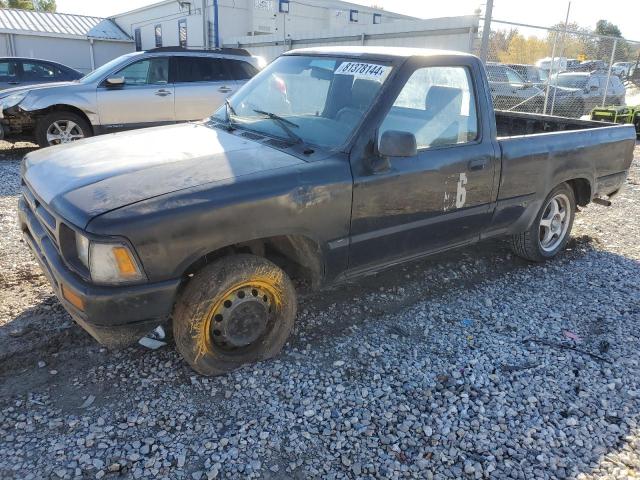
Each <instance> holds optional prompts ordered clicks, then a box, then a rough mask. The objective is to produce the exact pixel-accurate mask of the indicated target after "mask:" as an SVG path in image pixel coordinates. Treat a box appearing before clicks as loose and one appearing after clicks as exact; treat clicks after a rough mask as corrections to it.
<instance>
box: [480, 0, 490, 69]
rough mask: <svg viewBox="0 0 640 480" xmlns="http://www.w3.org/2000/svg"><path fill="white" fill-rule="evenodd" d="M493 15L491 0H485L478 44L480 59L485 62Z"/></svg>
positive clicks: (487, 54)
mask: <svg viewBox="0 0 640 480" xmlns="http://www.w3.org/2000/svg"><path fill="white" fill-rule="evenodd" d="M492 15H493V0H487V6H486V9H485V12H484V25H483V26H482V43H481V44H480V59H481V60H482V62H483V63H487V59H488V58H489V36H490V35H491V16H492Z"/></svg>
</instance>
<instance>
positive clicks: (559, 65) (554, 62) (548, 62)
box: [536, 57, 568, 74]
mask: <svg viewBox="0 0 640 480" xmlns="http://www.w3.org/2000/svg"><path fill="white" fill-rule="evenodd" d="M567 64H568V60H567V58H566V57H553V58H551V57H545V58H541V59H540V60H538V61H537V62H536V67H538V68H540V69H542V70H544V71H545V72H547V74H549V72H551V73H553V72H558V71H559V72H564V71H565V70H566V69H567Z"/></svg>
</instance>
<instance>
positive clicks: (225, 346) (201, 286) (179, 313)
mask: <svg viewBox="0 0 640 480" xmlns="http://www.w3.org/2000/svg"><path fill="white" fill-rule="evenodd" d="M295 316H296V294H295V289H294V287H293V284H292V283H291V280H290V279H289V277H287V275H286V274H285V273H284V272H283V271H282V270H281V269H280V268H279V267H278V266H277V265H275V264H273V263H272V262H270V261H269V260H266V259H264V258H261V257H257V256H254V255H234V256H230V257H225V258H222V259H220V260H218V261H216V262H215V263H212V264H211V265H209V266H207V267H205V268H203V269H202V270H201V271H199V272H198V273H196V274H195V275H194V277H193V278H192V279H191V280H190V281H189V283H188V284H187V286H186V287H185V289H184V291H183V292H182V294H181V295H180V298H179V299H178V301H177V302H176V306H175V309H174V315H173V333H174V336H175V340H176V346H177V348H178V350H179V351H180V353H181V354H182V356H183V357H184V359H185V360H186V361H187V362H188V363H189V365H191V367H193V369H194V370H196V371H197V372H199V373H201V374H203V375H220V374H222V373H226V372H229V371H231V370H234V369H236V368H238V367H240V366H241V365H243V364H245V363H252V362H256V361H260V360H264V359H267V358H271V357H273V356H275V355H277V354H278V353H279V352H280V351H281V350H282V347H283V346H284V344H285V342H286V341H287V338H288V337H289V334H290V333H291V330H292V328H293V323H294V320H295Z"/></svg>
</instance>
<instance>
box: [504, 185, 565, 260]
mask: <svg viewBox="0 0 640 480" xmlns="http://www.w3.org/2000/svg"><path fill="white" fill-rule="evenodd" d="M575 212H576V200H575V195H574V193H573V189H572V188H571V187H570V186H569V185H568V184H566V183H562V184H560V185H558V186H557V187H556V188H554V189H553V190H552V191H551V193H549V195H548V196H547V198H545V200H544V202H543V204H542V208H540V211H539V212H538V214H537V215H536V218H535V220H534V222H533V224H532V225H531V227H530V228H529V230H527V231H526V232H522V233H519V234H516V235H513V236H512V237H511V247H512V249H513V252H514V253H515V254H516V255H518V256H519V257H522V258H524V259H526V260H530V261H532V262H544V261H546V260H549V259H551V258H553V257H555V256H556V255H557V254H558V252H560V251H561V250H562V249H563V248H564V247H565V246H566V245H567V242H568V241H569V238H570V237H571V228H572V227H573V220H574V218H575Z"/></svg>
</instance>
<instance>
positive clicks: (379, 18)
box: [373, 13, 382, 25]
mask: <svg viewBox="0 0 640 480" xmlns="http://www.w3.org/2000/svg"><path fill="white" fill-rule="evenodd" d="M381 23H382V14H380V13H374V14H373V24H374V25H379V24H381Z"/></svg>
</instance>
